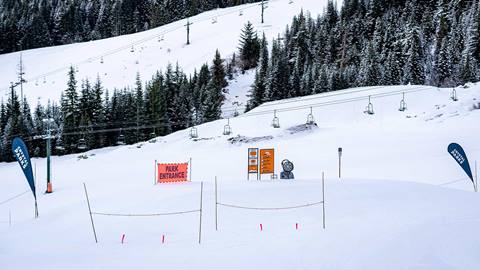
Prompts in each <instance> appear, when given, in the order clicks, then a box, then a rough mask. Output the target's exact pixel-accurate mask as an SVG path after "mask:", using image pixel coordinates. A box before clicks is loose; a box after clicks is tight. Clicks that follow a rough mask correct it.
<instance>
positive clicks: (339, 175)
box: [338, 147, 343, 178]
mask: <svg viewBox="0 0 480 270" xmlns="http://www.w3.org/2000/svg"><path fill="white" fill-rule="evenodd" d="M342 152H343V149H342V147H339V148H338V178H341V177H342Z"/></svg>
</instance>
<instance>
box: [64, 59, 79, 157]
mask: <svg viewBox="0 0 480 270" xmlns="http://www.w3.org/2000/svg"><path fill="white" fill-rule="evenodd" d="M61 103H62V105H61V106H62V114H63V133H64V135H63V139H62V141H63V143H64V144H65V149H66V150H67V152H70V153H71V152H75V151H76V147H77V143H78V139H79V136H78V135H76V134H75V133H77V132H78V131H79V130H78V125H79V122H80V111H79V100H78V93H77V80H76V78H75V68H74V67H73V66H71V67H70V69H69V71H68V82H67V89H66V90H65V93H64V95H63V98H62V100H61Z"/></svg>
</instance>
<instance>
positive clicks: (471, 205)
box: [0, 75, 480, 270]
mask: <svg viewBox="0 0 480 270" xmlns="http://www.w3.org/2000/svg"><path fill="white" fill-rule="evenodd" d="M247 76H248V75H247ZM241 81H242V78H238V82H241ZM241 84H242V83H239V85H241ZM235 91H238V93H240V92H241V91H239V90H234V93H235ZM457 91H458V96H459V101H457V102H454V101H452V100H450V99H449V96H450V92H451V89H437V88H434V87H426V86H395V87H367V88H356V89H349V90H345V91H339V92H332V93H326V94H322V95H315V96H309V97H303V98H297V99H291V100H282V101H277V102H272V103H267V104H264V105H262V106H260V107H258V108H256V109H255V110H253V111H251V112H249V113H246V114H243V115H241V116H239V117H237V118H233V119H231V120H230V125H231V127H232V129H233V134H231V135H229V136H224V135H221V134H222V131H223V126H224V125H225V124H226V120H219V121H215V122H211V123H207V124H204V125H201V126H198V133H199V138H198V140H192V139H190V138H189V136H188V134H189V131H188V130H185V131H179V132H176V133H174V134H171V135H169V136H166V137H163V138H158V140H157V142H156V143H145V144H142V147H141V148H137V147H136V146H123V147H112V148H106V149H101V150H94V151H90V152H88V153H87V154H88V155H89V158H88V159H86V160H85V159H81V160H80V159H78V158H77V157H78V155H70V156H63V157H54V159H53V186H54V190H55V191H54V193H53V194H50V195H44V194H39V210H40V218H39V219H37V220H35V219H33V217H32V216H33V209H32V206H33V200H32V198H31V195H30V194H25V195H23V196H21V197H19V198H17V199H14V200H12V201H9V202H6V203H3V204H0V221H1V222H5V221H8V212H9V211H11V213H12V217H13V225H12V227H9V226H8V224H6V223H0V265H1V266H2V269H8V270H10V269H28V268H36V269H66V268H68V269H86V268H91V269H132V268H140V269H158V268H168V269H191V268H192V267H195V268H197V269H224V268H228V269H323V268H324V269H369V270H370V269H478V268H479V267H480V256H478V255H479V250H480V236H479V235H478V233H476V230H477V229H476V228H478V227H479V226H480V209H479V208H478V205H479V203H480V195H478V193H474V192H473V191H472V190H473V188H472V184H471V182H470V181H469V180H467V178H466V177H465V175H464V173H463V172H462V171H461V169H460V168H459V166H458V165H457V164H456V163H455V161H454V160H453V159H452V158H451V157H450V155H449V154H448V153H447V151H446V148H447V145H448V144H449V143H450V142H458V143H460V144H461V145H462V146H464V148H465V150H466V151H467V154H468V155H469V158H470V161H471V163H472V166H473V162H474V161H475V160H480V143H479V141H478V134H479V133H480V126H479V125H478V123H479V120H480V110H472V108H473V104H474V103H478V102H479V100H480V85H468V88H458V89H457ZM403 92H405V99H406V103H407V105H408V110H407V111H405V112H399V111H398V106H399V102H400V100H401V97H402V95H401V94H402V93H403ZM368 96H371V101H372V103H373V106H374V110H375V114H374V115H367V114H365V113H363V110H364V109H365V106H366V105H367V103H368ZM310 107H313V114H314V117H315V120H316V122H317V124H318V128H314V129H309V130H306V131H303V132H298V130H299V129H301V126H299V125H302V124H304V123H305V121H306V118H307V114H308V113H309V110H310V109H309V108H310ZM274 110H276V111H277V115H278V117H279V119H280V125H281V128H280V129H274V128H273V127H271V126H270V122H271V120H272V118H273V111H274ZM292 130H295V131H296V132H293V131H292ZM238 136H240V137H238ZM259 137H267V138H270V139H267V140H263V141H262V140H260V141H257V142H253V141H255V140H257V139H258V138H259ZM232 138H234V140H235V141H237V142H238V141H241V140H240V139H242V140H243V141H244V142H243V143H233V144H232V143H231V140H232ZM245 141H250V142H245ZM248 147H259V148H272V147H273V148H275V151H276V160H275V166H276V173H279V172H280V162H281V160H282V159H284V158H288V159H290V160H291V161H293V162H294V164H295V170H294V173H295V175H296V178H297V180H294V181H282V180H267V179H266V178H267V177H264V179H265V180H264V181H261V182H257V181H249V182H248V181H246V180H245V179H246V168H247V148H248ZM338 147H343V152H344V154H343V158H342V164H343V165H342V166H343V170H342V176H343V177H342V179H341V180H339V179H338V178H337V171H338V165H337V162H338V161H337V148H338ZM93 154H95V155H93ZM189 158H192V160H193V164H192V165H193V167H192V168H193V174H192V182H191V183H185V184H171V185H153V176H154V175H153V174H154V171H153V167H154V160H155V159H157V160H158V161H159V162H164V163H169V162H184V161H187V160H188V159H189ZM34 163H36V167H37V179H38V181H37V185H38V187H39V190H43V189H44V188H45V160H44V159H36V160H34ZM322 172H325V173H326V176H327V179H326V204H325V206H326V229H325V230H323V228H322V206H321V205H316V206H312V207H307V208H300V209H291V210H284V211H273V212H268V211H249V210H243V209H231V208H226V207H223V206H220V207H219V209H218V210H219V212H218V214H219V231H215V222H214V221H215V219H214V217H215V216H214V211H215V196H214V184H213V183H214V178H215V176H217V177H218V183H219V186H218V189H219V201H220V202H222V203H227V204H236V205H241V206H250V207H283V206H294V205H301V204H308V203H312V202H318V201H320V200H322V197H321V194H322V193H321V191H322V189H321V181H320V178H321V174H322ZM0 175H1V177H0V181H1V182H2V185H1V186H2V187H3V188H2V189H0V203H1V202H2V201H4V200H6V199H8V198H10V197H13V196H15V195H17V194H20V193H22V192H23V191H25V190H27V184H26V181H25V180H24V178H23V175H22V173H21V171H20V169H19V167H18V164H16V163H9V164H5V163H4V164H0ZM202 181H203V182H204V193H203V196H204V197H203V209H204V212H203V220H202V244H201V245H199V244H198V224H199V216H198V213H191V214H186V215H181V216H174V217H136V218H133V217H108V216H94V219H95V225H96V228H97V233H98V237H99V243H98V244H95V242H94V239H93V234H92V231H91V225H90V220H89V215H88V208H87V205H86V201H85V195H84V193H83V185H82V183H83V182H85V183H86V184H87V187H88V189H89V193H90V194H89V195H90V199H91V203H92V208H93V211H95V212H112V213H134V214H147V213H159V212H172V211H188V210H196V209H198V208H199V201H200V193H199V191H200V182H202ZM296 223H298V224H299V230H296V229H295V224H296ZM260 224H262V225H263V231H260V228H259V226H260ZM122 234H125V235H126V243H125V244H121V243H120V239H121V235H122ZM162 235H165V237H166V242H165V243H164V244H162V243H161V238H162ZM26 258H28V259H26Z"/></svg>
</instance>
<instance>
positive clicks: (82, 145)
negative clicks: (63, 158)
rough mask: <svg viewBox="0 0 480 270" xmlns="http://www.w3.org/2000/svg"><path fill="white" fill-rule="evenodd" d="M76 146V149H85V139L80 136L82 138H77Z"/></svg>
mask: <svg viewBox="0 0 480 270" xmlns="http://www.w3.org/2000/svg"><path fill="white" fill-rule="evenodd" d="M77 148H78V150H85V149H87V142H86V141H85V139H83V138H82V139H80V140H78V144H77Z"/></svg>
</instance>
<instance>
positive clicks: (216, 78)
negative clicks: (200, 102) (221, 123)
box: [204, 50, 227, 121]
mask: <svg viewBox="0 0 480 270" xmlns="http://www.w3.org/2000/svg"><path fill="white" fill-rule="evenodd" d="M210 73H211V74H212V76H211V78H210V81H209V82H208V84H207V87H206V90H205V91H206V98H205V103H204V117H205V121H213V120H217V119H219V118H220V116H221V112H222V111H221V107H222V104H223V101H224V99H225V97H224V95H223V89H224V88H225V87H226V86H227V81H226V80H225V67H224V66H223V60H222V58H221V57H220V53H219V52H218V50H217V51H216V53H215V59H214V60H213V66H212V67H211V70H210Z"/></svg>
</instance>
